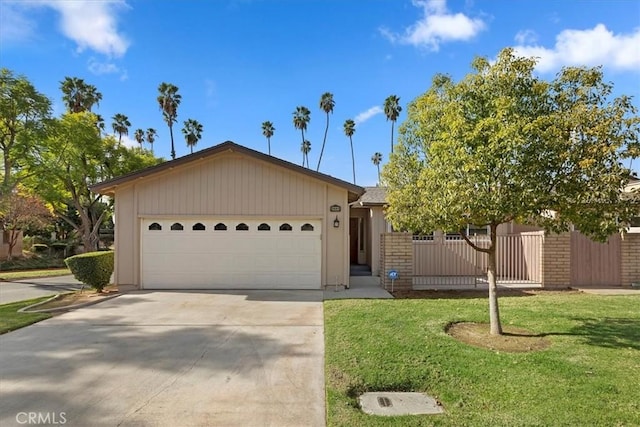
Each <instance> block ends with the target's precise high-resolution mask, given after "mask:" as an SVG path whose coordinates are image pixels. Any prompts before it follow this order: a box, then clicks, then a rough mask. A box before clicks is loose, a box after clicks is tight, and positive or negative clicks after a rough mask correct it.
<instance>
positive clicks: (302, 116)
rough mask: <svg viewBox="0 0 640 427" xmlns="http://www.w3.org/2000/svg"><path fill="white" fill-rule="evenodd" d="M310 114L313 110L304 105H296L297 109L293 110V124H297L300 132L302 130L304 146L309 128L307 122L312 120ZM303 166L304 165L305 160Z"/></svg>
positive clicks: (296, 126)
mask: <svg viewBox="0 0 640 427" xmlns="http://www.w3.org/2000/svg"><path fill="white" fill-rule="evenodd" d="M310 115H311V111H309V109H308V108H307V107H304V106H299V107H296V111H294V112H293V126H295V128H296V129H300V132H302V145H303V146H304V143H305V139H304V131H305V130H307V124H308V123H309V122H310V121H311V116H310ZM303 159H304V157H303ZM302 166H304V162H303V165H302Z"/></svg>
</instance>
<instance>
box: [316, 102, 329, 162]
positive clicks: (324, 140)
mask: <svg viewBox="0 0 640 427" xmlns="http://www.w3.org/2000/svg"><path fill="white" fill-rule="evenodd" d="M327 132H329V113H327V126H325V128H324V138H323V140H322V148H321V149H320V158H319V159H318V167H317V168H316V172H320V162H321V161H322V153H324V144H325V143H326V142H327Z"/></svg>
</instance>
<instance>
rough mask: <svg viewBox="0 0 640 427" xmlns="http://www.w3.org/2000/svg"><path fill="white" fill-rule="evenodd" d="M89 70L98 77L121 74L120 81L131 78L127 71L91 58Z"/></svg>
mask: <svg viewBox="0 0 640 427" xmlns="http://www.w3.org/2000/svg"><path fill="white" fill-rule="evenodd" d="M87 68H89V71H91V72H92V73H93V74H95V75H97V76H99V75H101V74H120V80H127V79H128V78H129V75H128V73H127V70H124V69H122V68H120V67H119V66H117V65H116V64H114V63H113V62H101V61H99V60H97V59H96V58H94V57H91V58H89V61H88V62H87Z"/></svg>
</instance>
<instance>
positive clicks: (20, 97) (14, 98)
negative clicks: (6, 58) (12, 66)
mask: <svg viewBox="0 0 640 427" xmlns="http://www.w3.org/2000/svg"><path fill="white" fill-rule="evenodd" d="M50 115H51V101H50V100H49V99H48V98H47V97H46V96H44V95H43V94H41V93H40V92H38V91H37V90H36V88H35V87H34V86H33V85H32V84H31V82H29V80H27V78H26V77H24V76H16V75H15V74H14V73H13V72H12V71H11V70H9V69H6V68H2V69H0V149H1V150H2V159H3V163H2V166H3V175H2V186H1V187H0V194H5V193H9V192H11V191H12V190H13V189H14V188H15V187H16V185H17V184H18V183H19V182H20V181H21V180H23V179H24V178H25V173H24V172H25V171H24V169H23V166H24V164H25V163H28V162H29V161H30V159H31V158H32V157H33V156H34V155H35V154H36V153H37V151H38V149H39V146H40V144H41V141H42V138H43V135H44V133H45V129H46V124H47V121H48V120H49V119H50Z"/></svg>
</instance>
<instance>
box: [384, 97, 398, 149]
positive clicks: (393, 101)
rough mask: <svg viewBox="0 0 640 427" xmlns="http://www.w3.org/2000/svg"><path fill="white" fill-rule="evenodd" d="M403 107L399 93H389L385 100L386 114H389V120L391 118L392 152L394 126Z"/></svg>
mask: <svg viewBox="0 0 640 427" xmlns="http://www.w3.org/2000/svg"><path fill="white" fill-rule="evenodd" d="M401 111H402V107H401V106H400V97H399V96H397V95H389V96H388V97H387V98H386V99H385V100H384V115H385V116H387V120H391V152H392V153H393V128H394V125H395V124H396V120H398V117H399V116H400V112H401Z"/></svg>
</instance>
